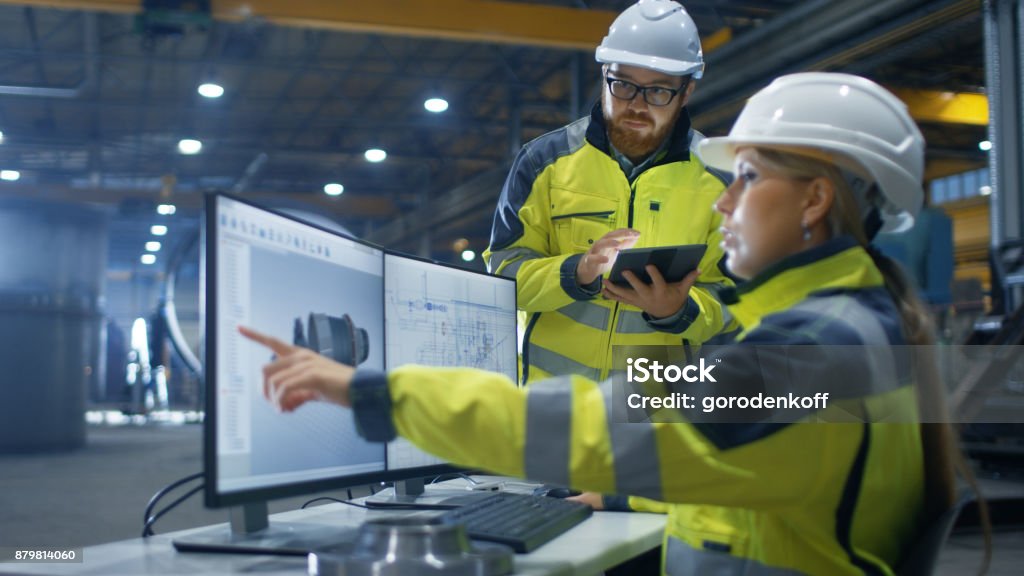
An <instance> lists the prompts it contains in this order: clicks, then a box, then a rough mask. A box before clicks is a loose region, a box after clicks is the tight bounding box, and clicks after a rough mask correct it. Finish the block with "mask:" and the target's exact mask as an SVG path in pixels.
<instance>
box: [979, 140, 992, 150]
mask: <svg viewBox="0 0 1024 576" xmlns="http://www.w3.org/2000/svg"><path fill="white" fill-rule="evenodd" d="M978 149H979V150H981V151H982V152H988V151H989V150H991V149H992V143H991V142H989V141H988V140H982V141H981V142H978Z"/></svg>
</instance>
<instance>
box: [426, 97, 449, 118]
mask: <svg viewBox="0 0 1024 576" xmlns="http://www.w3.org/2000/svg"><path fill="white" fill-rule="evenodd" d="M423 107H424V108H426V109H427V111H428V112H433V113H434V114H440V113H441V112H444V111H445V110H447V109H448V101H447V100H445V99H444V98H428V99H427V101H426V102H424V103H423Z"/></svg>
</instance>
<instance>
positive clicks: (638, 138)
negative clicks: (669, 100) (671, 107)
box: [604, 94, 682, 160]
mask: <svg viewBox="0 0 1024 576" xmlns="http://www.w3.org/2000/svg"><path fill="white" fill-rule="evenodd" d="M639 97H640V95H639V94H637V98H639ZM680 113H682V108H676V111H675V113H674V114H673V115H672V118H671V120H669V121H668V122H666V123H665V124H663V125H662V126H660V127H658V129H657V130H655V131H654V132H648V133H646V135H645V134H642V133H639V132H637V131H636V130H632V129H630V128H626V127H625V126H623V125H622V123H623V122H624V121H626V120H635V121H639V122H646V123H647V124H648V125H653V124H654V119H652V118H651V117H650V115H648V114H642V113H638V112H636V111H634V110H630V109H629V108H627V109H625V110H624V111H623V112H622V113H621V114H619V115H618V116H617V117H614V118H608V116H607V115H605V119H604V120H605V123H606V124H607V125H608V138H609V140H611V142H612V146H614V147H615V149H616V150H618V151H619V152H621V153H622V154H624V155H625V156H626V157H627V158H629V159H630V160H640V159H644V158H647V156H649V155H650V154H651V153H652V152H654V151H655V150H657V149H658V147H659V146H661V143H662V142H664V141H665V138H666V137H667V136H668V135H669V133H670V132H672V130H673V129H674V128H675V126H676V121H678V120H679V114H680Z"/></svg>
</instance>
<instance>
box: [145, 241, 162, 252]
mask: <svg viewBox="0 0 1024 576" xmlns="http://www.w3.org/2000/svg"><path fill="white" fill-rule="evenodd" d="M146 251H147V252H159V251H160V243H159V242H157V241H156V240H150V241H149V242H146Z"/></svg>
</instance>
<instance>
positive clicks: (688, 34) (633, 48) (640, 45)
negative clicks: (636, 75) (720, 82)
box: [594, 0, 704, 79]
mask: <svg viewBox="0 0 1024 576" xmlns="http://www.w3.org/2000/svg"><path fill="white" fill-rule="evenodd" d="M594 56H595V58H596V59H597V61H598V62H601V63H603V64H627V65H629V66H639V67H641V68H649V69H651V70H655V71H657V72H661V73H663V74H671V75H672V76H687V75H691V74H692V75H693V77H694V78H695V79H700V77H701V76H703V75H704V53H703V52H702V51H701V49H700V36H698V35H697V25H696V24H694V23H693V19H692V18H690V15H689V14H687V13H686V9H685V8H683V7H682V5H680V4H679V3H678V2H673V1H672V0H640V1H639V2H637V3H636V4H634V5H632V6H630V7H629V8H626V9H625V10H624V11H623V12H622V14H619V17H618V18H616V19H615V22H612V25H611V28H609V29H608V35H607V36H605V37H604V40H602V41H601V45H600V46H598V47H597V52H596V53H595V55H594Z"/></svg>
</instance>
